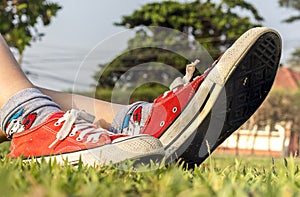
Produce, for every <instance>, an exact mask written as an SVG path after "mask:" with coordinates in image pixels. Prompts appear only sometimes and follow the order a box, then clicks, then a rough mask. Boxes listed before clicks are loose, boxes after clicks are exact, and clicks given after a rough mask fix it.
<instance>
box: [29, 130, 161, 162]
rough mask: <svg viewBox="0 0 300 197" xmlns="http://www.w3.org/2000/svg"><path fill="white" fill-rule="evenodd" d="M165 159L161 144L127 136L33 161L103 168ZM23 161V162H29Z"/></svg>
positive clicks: (144, 137)
mask: <svg viewBox="0 0 300 197" xmlns="http://www.w3.org/2000/svg"><path fill="white" fill-rule="evenodd" d="M164 157H165V152H164V148H163V146H162V144H161V142H160V141H159V140H158V139H156V138H153V137H149V136H147V135H139V136H129V137H123V138H119V139H117V140H115V141H113V143H112V144H107V145H104V146H100V147H97V148H92V149H87V150H82V151H77V152H71V153H64V154H60V155H51V156H43V157H35V158H33V159H34V160H36V161H38V162H41V161H42V160H43V159H44V160H45V161H47V162H49V161H54V160H55V161H56V162H57V163H59V164H65V163H68V164H70V165H74V166H76V165H78V163H79V160H81V161H82V163H83V164H84V165H88V166H104V165H112V164H118V163H122V162H126V161H128V160H130V161H133V164H132V165H133V166H138V165H147V164H149V163H150V162H151V161H153V162H161V161H162V160H163V159H164ZM31 160H32V159H25V160H24V161H31Z"/></svg>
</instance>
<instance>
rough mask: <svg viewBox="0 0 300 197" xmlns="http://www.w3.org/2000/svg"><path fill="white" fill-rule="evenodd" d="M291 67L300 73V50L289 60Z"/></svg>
mask: <svg viewBox="0 0 300 197" xmlns="http://www.w3.org/2000/svg"><path fill="white" fill-rule="evenodd" d="M288 63H289V66H291V67H293V68H295V69H297V70H298V71H299V69H300V68H299V65H300V48H298V49H295V51H294V52H293V53H292V54H291V56H290V58H289V59H288Z"/></svg>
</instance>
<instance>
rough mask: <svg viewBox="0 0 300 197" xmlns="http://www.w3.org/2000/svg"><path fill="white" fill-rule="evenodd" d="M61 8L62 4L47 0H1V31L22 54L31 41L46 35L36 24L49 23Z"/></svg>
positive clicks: (9, 42)
mask: <svg viewBox="0 0 300 197" xmlns="http://www.w3.org/2000/svg"><path fill="white" fill-rule="evenodd" d="M59 9H61V6H60V5H58V4H57V3H52V2H48V1H47V0H7V1H0V21H1V22H0V33H1V34H2V35H3V37H4V38H5V40H6V42H7V43H8V45H9V46H11V47H14V48H16V49H17V50H18V52H19V53H20V54H22V53H23V52H24V49H25V47H26V46H29V45H30V42H31V41H35V40H37V39H40V38H41V37H42V36H43V35H44V34H43V33H41V32H39V31H38V29H37V27H36V25H37V24H38V23H40V22H41V24H43V25H44V26H46V25H49V24H50V21H51V18H52V17H54V16H56V14H57V12H58V10H59Z"/></svg>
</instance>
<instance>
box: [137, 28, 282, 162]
mask: <svg viewBox="0 0 300 197" xmlns="http://www.w3.org/2000/svg"><path fill="white" fill-rule="evenodd" d="M280 56H281V38H280V36H279V34H278V33H277V32H276V31H274V30H272V29H269V28H253V29H250V30H249V31H247V32H246V33H244V34H243V35H242V36H241V37H240V38H239V39H238V40H237V41H236V42H235V43H234V44H233V45H232V46H231V47H230V48H229V49H228V50H227V51H226V52H225V53H224V54H223V55H222V56H221V57H220V58H219V59H218V60H217V61H216V63H214V65H213V66H211V67H210V68H209V69H208V70H207V71H206V72H205V73H204V74H203V75H201V76H199V77H196V78H195V79H194V80H193V81H192V82H190V83H188V84H186V85H183V86H181V87H178V88H176V89H174V90H171V91H169V92H166V93H165V94H163V95H161V96H160V97H158V98H157V99H156V100H155V101H154V104H153V106H152V111H151V113H150V115H149V117H148V120H147V121H146V124H145V126H144V127H143V129H142V131H141V132H140V133H144V134H149V135H152V136H154V137H157V138H159V139H160V140H161V142H162V144H163V145H164V147H165V151H166V157H167V158H168V159H169V160H173V159H176V158H178V157H179V156H181V158H182V159H183V160H184V161H186V162H187V163H191V164H194V163H196V164H200V163H201V162H202V161H204V160H205V159H206V158H207V157H208V155H209V152H212V151H213V150H214V149H215V148H216V147H217V146H218V145H220V144H221V143H222V142H223V141H224V140H225V139H226V138H227V137H229V136H230V135H231V134H232V133H233V132H234V131H235V130H236V129H238V128H239V127H240V126H241V125H242V124H243V123H244V122H245V121H246V120H248V119H249V118H250V117H251V116H252V114H253V113H254V112H255V111H256V110H257V109H258V107H259V106H260V105H261V103H262V102H263V101H264V99H265V98H266V96H267V94H268V92H269V91H270V89H271V86H272V84H273V81H274V78H275V76H276V73H277V69H278V65H279V60H280ZM207 145H209V147H207Z"/></svg>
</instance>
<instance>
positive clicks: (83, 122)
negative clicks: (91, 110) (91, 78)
mask: <svg viewBox="0 0 300 197" xmlns="http://www.w3.org/2000/svg"><path fill="white" fill-rule="evenodd" d="M94 119H95V117H94V116H93V115H91V114H88V113H86V112H85V111H80V110H76V109H72V110H70V111H67V112H66V113H65V114H64V116H63V117H61V118H60V119H58V120H57V121H56V122H55V123H54V125H55V126H60V124H61V123H63V126H62V127H61V128H60V130H59V131H58V133H57V134H56V139H55V140H54V141H53V142H52V143H51V144H50V145H49V148H52V147H53V146H54V145H55V144H56V143H57V142H59V141H61V140H64V139H65V138H66V137H68V136H74V135H75V134H76V133H77V132H80V134H79V135H78V137H77V138H76V140H77V141H81V140H83V139H84V137H85V136H86V135H89V136H88V137H87V140H86V142H92V143H96V142H98V141H99V140H100V137H101V135H102V134H111V133H110V132H109V131H107V130H105V129H103V128H95V125H94V124H93V121H94ZM73 125H74V127H73V129H72V126H73Z"/></svg>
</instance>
